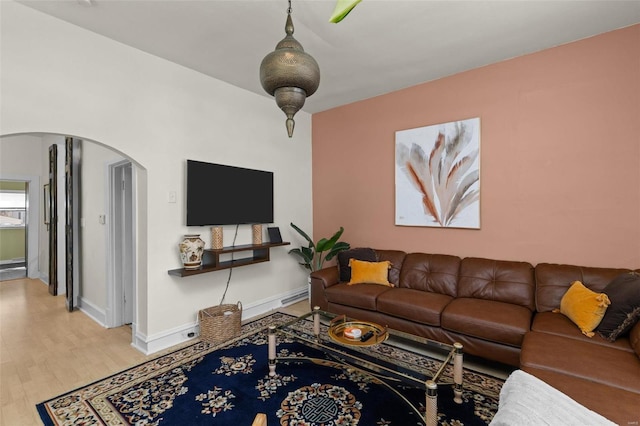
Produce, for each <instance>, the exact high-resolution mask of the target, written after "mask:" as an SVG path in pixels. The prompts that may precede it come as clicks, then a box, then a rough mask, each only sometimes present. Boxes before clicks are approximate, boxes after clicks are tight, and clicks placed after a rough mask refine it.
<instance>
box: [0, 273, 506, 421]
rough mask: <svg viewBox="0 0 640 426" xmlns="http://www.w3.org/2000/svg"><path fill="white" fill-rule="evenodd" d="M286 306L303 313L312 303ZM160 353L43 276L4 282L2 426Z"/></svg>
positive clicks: (0, 305) (502, 373)
mask: <svg viewBox="0 0 640 426" xmlns="http://www.w3.org/2000/svg"><path fill="white" fill-rule="evenodd" d="M280 310H281V311H283V312H286V313H289V314H292V315H302V314H304V313H306V312H308V310H309V304H308V302H307V301H306V300H305V301H301V302H298V303H296V304H293V305H291V306H288V307H286V308H282V309H280ZM174 349H175V348H171V349H168V350H167V351H165V352H169V351H170V350H174ZM160 355H161V353H155V354H153V355H150V356H145V355H144V354H142V353H141V352H139V351H138V350H137V349H134V348H133V347H132V346H131V328H130V327H128V326H124V327H119V328H113V329H106V328H103V327H102V326H100V325H99V324H97V323H96V322H95V321H93V320H92V319H91V318H89V317H88V316H86V315H85V314H84V313H82V312H80V311H75V312H71V313H69V312H67V311H66V309H65V299H64V296H57V297H53V296H51V295H49V293H48V291H47V286H46V285H45V284H43V283H42V282H41V281H40V280H30V279H18V280H12V281H3V282H0V425H2V426H29V425H39V424H42V422H41V421H40V417H39V415H38V413H37V411H36V408H35V405H36V404H37V403H40V402H42V401H44V400H46V399H49V398H51V397H54V396H56V395H59V394H61V393H64V392H66V391H69V390H73V389H75V388H78V387H80V386H83V385H86V384H89V383H91V382H94V381H96V380H98V379H101V378H104V377H106V376H109V375H111V374H114V373H117V372H118V371H122V370H125V369H127V368H129V367H132V366H134V365H136V364H139V363H141V362H143V361H146V360H148V359H152V358H155V357H158V356H160ZM465 367H469V368H472V369H474V370H476V371H484V372H485V373H488V374H492V375H494V376H497V377H503V378H504V377H506V375H508V373H509V371H510V370H509V369H507V370H504V369H502V368H501V367H500V366H499V367H498V368H496V367H494V366H493V365H491V364H489V365H485V364H484V363H480V364H476V363H474V362H473V361H472V360H469V361H468V360H467V358H465Z"/></svg>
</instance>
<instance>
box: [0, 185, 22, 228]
mask: <svg viewBox="0 0 640 426" xmlns="http://www.w3.org/2000/svg"><path fill="white" fill-rule="evenodd" d="M26 223H27V194H26V192H25V191H9V190H2V191H0V226H2V227H14V226H15V227H19V226H25V225H26Z"/></svg>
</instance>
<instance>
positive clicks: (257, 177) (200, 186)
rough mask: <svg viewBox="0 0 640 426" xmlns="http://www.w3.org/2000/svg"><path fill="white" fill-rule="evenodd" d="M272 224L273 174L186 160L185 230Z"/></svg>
mask: <svg viewBox="0 0 640 426" xmlns="http://www.w3.org/2000/svg"><path fill="white" fill-rule="evenodd" d="M248 223H273V172H266V171H262V170H253V169H244V168H241V167H233V166H225V165H223V164H212V163H204V162H202V161H194V160H187V226H204V225H235V224H248Z"/></svg>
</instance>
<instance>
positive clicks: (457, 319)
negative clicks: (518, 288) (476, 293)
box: [440, 298, 532, 347]
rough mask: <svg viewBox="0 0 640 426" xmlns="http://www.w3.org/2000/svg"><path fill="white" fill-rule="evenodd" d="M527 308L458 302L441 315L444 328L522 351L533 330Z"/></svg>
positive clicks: (477, 300) (458, 300) (469, 300)
mask: <svg viewBox="0 0 640 426" xmlns="http://www.w3.org/2000/svg"><path fill="white" fill-rule="evenodd" d="M531 316H532V313H531V311H530V310H529V309H528V308H525V307H524V306H518V305H513V304H510V303H504V302H496V301H494V300H484V299H470V298H457V299H454V300H452V301H451V303H449V304H448V305H447V306H446V307H445V308H444V311H443V312H442V318H441V320H440V321H441V324H442V328H444V329H446V330H449V331H453V332H456V333H461V334H466V335H469V336H472V337H477V338H480V339H485V340H489V341H491V342H496V343H502V344H505V345H512V346H517V347H520V346H521V345H522V339H523V337H524V335H525V333H526V332H528V331H529V330H530V327H531Z"/></svg>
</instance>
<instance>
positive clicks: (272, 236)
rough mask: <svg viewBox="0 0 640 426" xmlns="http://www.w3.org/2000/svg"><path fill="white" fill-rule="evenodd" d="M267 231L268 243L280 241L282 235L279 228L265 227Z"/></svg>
mask: <svg viewBox="0 0 640 426" xmlns="http://www.w3.org/2000/svg"><path fill="white" fill-rule="evenodd" d="M267 233H268V234H269V242H270V243H281V242H282V236H281V235H280V228H278V227H277V226H274V227H269V228H267Z"/></svg>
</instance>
